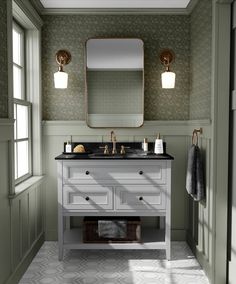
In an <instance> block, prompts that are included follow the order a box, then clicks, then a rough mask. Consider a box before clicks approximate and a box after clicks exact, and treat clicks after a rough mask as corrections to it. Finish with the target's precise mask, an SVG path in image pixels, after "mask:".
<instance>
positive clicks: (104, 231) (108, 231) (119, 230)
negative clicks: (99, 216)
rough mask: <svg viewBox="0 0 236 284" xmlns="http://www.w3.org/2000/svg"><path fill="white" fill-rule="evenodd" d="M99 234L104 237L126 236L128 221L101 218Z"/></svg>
mask: <svg viewBox="0 0 236 284" xmlns="http://www.w3.org/2000/svg"><path fill="white" fill-rule="evenodd" d="M98 235H99V237H102V238H126V236H127V222H126V221H125V220H99V221H98Z"/></svg>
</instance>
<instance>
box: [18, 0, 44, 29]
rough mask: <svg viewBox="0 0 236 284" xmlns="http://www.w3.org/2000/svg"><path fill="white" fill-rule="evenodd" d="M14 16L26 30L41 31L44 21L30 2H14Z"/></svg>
mask: <svg viewBox="0 0 236 284" xmlns="http://www.w3.org/2000/svg"><path fill="white" fill-rule="evenodd" d="M13 15H14V17H15V18H16V20H17V21H18V22H19V23H20V24H21V25H22V26H23V27H24V28H26V29H35V28H36V29H40V28H41V27H42V25H43V21H42V19H41V18H40V16H39V15H38V13H37V12H36V11H35V9H34V8H33V7H32V5H31V4H30V2H29V0H13Z"/></svg>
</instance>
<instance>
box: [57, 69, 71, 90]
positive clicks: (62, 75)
mask: <svg viewBox="0 0 236 284" xmlns="http://www.w3.org/2000/svg"><path fill="white" fill-rule="evenodd" d="M54 86H55V88H56V89H66V88H67V86H68V74H67V73H66V72H64V71H57V72H56V73H54Z"/></svg>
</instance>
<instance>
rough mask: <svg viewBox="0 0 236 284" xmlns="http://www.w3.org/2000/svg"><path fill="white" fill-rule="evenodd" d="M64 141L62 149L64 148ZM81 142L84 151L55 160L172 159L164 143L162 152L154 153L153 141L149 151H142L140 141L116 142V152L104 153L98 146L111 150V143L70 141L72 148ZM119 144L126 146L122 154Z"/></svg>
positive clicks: (66, 154) (65, 154)
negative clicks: (113, 153)
mask: <svg viewBox="0 0 236 284" xmlns="http://www.w3.org/2000/svg"><path fill="white" fill-rule="evenodd" d="M65 144H66V143H64V149H65ZM78 144H83V145H84V148H85V151H86V153H65V152H63V153H62V154H61V155H59V156H57V157H56V158H55V159H56V160H149V159H150V160H174V158H173V157H172V156H171V155H169V154H167V153H166V145H164V146H165V147H164V152H165V153H164V154H158V155H156V154H154V153H153V147H154V143H149V151H148V152H144V151H142V150H141V148H142V143H138V142H124V143H122V142H118V143H116V149H117V152H118V154H115V155H112V154H109V155H105V154H103V151H102V149H101V148H100V147H104V146H105V145H108V147H109V150H110V152H111V149H112V143H110V142H109V143H78V142H73V143H72V149H73V148H74V147H75V146H76V145H78ZM121 145H123V146H125V147H128V148H126V149H125V150H126V153H125V154H124V155H121V154H119V151H120V148H121Z"/></svg>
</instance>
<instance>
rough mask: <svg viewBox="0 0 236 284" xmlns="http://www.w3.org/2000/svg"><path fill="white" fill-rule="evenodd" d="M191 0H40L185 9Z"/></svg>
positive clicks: (66, 5)
mask: <svg viewBox="0 0 236 284" xmlns="http://www.w3.org/2000/svg"><path fill="white" fill-rule="evenodd" d="M190 1H191V0H67V1H65V0H40V2H41V3H42V5H43V7H44V8H46V9H47V8H59V9H71V8H75V9H76V8H79V9H80V8H82V9H83V8H84V9H90V8H91V9H94V8H95V9H96V8H98V9H99V8H102V9H109V8H111V9H114V8H115V9H116V8H117V9H123V8H125V9H136V8H137V9H138V8H143V9H145V8H147V9H150V8H154V9H171V8H172V9H173V8H174V9H185V8H187V6H188V4H189V2H190Z"/></svg>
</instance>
